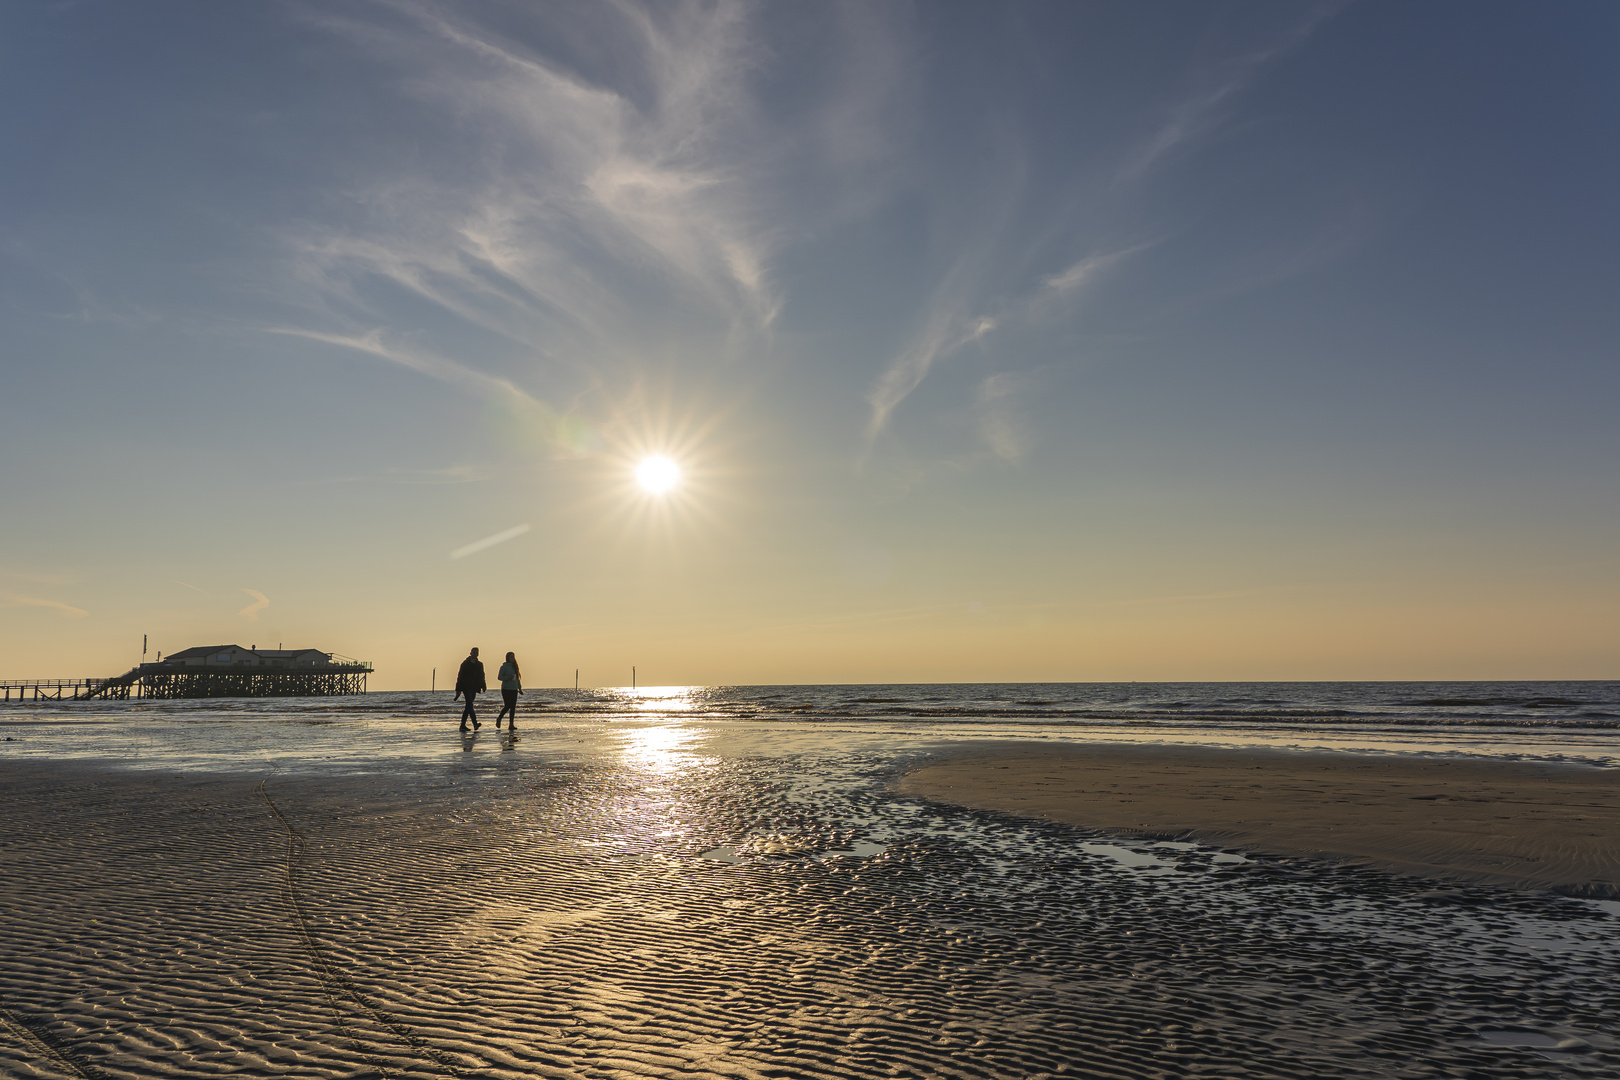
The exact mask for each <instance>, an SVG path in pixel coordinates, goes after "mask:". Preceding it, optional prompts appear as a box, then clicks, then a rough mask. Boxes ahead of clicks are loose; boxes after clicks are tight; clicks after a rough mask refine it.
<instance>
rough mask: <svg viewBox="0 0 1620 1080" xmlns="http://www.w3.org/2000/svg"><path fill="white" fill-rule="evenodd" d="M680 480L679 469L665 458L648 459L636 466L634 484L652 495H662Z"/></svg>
mask: <svg viewBox="0 0 1620 1080" xmlns="http://www.w3.org/2000/svg"><path fill="white" fill-rule="evenodd" d="M680 479H681V467H680V466H679V465H677V464H675V463H674V462H673V461H671V460H669V458H667V457H650V458H647V459H646V460H644V461H642V463H641V464H640V465H637V466H636V483H638V484H640V485H641V486H642V487H643V488H645V489H646V490H648V491H649V492H651V493H652V494H654V495H662V494H663V493H664V492H666V491H668V490H669V489H670V488H672V487H674V486H675V485H676V484H677V483H678V482H679V481H680Z"/></svg>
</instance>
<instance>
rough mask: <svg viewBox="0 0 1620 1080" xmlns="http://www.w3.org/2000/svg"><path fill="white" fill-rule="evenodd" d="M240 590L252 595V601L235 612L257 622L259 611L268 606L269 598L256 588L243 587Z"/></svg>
mask: <svg viewBox="0 0 1620 1080" xmlns="http://www.w3.org/2000/svg"><path fill="white" fill-rule="evenodd" d="M242 591H243V592H245V593H247V594H248V595H249V596H251V597H253V603H251V604H249V605H248V606H247V607H245V608H243V609H242V610H241V611H238V612H237V614H238V615H240V616H242V618H244V619H252V620H254V621H255V622H257V621H258V618H259V612H261V611H263V610H264V609H265V608H267V607H269V606H270V598H269V597H268V596H266V595H264V593H262V592H260V591H259V590H258V589H243V590H242Z"/></svg>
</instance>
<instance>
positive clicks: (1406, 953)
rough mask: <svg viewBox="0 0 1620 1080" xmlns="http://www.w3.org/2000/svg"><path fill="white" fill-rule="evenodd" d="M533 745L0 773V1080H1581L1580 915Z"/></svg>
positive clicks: (849, 755)
mask: <svg viewBox="0 0 1620 1080" xmlns="http://www.w3.org/2000/svg"><path fill="white" fill-rule="evenodd" d="M443 737H444V739H445V740H446V741H447V744H453V740H454V736H452V735H450V734H448V733H447V734H445V735H444V736H443ZM547 740H549V741H547ZM571 742H572V739H571V736H570V735H569V733H568V732H566V731H561V730H559V731H554V732H551V733H549V735H547V736H546V738H544V739H542V738H540V737H538V736H537V737H533V738H532V741H531V743H530V744H529V745H530V746H531V747H533V746H544V747H545V748H546V749H545V750H544V752H536V751H530V750H526V749H525V748H524V746H523V744H522V743H520V744H519V745H518V746H517V747H515V748H512V749H511V750H510V751H509V752H500V753H469V754H465V755H457V754H454V753H450V754H447V755H446V756H444V757H443V758H442V759H438V760H425V761H418V762H400V763H395V764H393V765H391V766H390V767H389V768H388V769H387V770H385V771H381V772H375V773H370V774H356V773H347V774H344V775H333V774H323V773H320V772H319V771H305V772H301V773H298V774H295V775H294V774H283V773H281V772H279V771H276V770H273V769H272V770H262V771H259V772H257V773H254V772H251V771H242V772H235V773H231V772H213V773H209V772H198V771H187V772H173V771H160V770H156V769H149V770H147V771H144V772H135V771H125V770H119V769H115V768H110V767H96V766H91V765H87V764H82V763H79V764H62V763H48V762H39V761H30V762H7V763H3V764H0V793H3V794H0V820H3V821H4V822H5V825H4V830H3V833H0V837H3V839H0V901H3V904H4V924H3V925H4V931H3V934H0V1003H3V1011H0V1074H3V1075H5V1076H15V1077H53V1078H59V1077H99V1076H110V1077H155V1076H166V1077H173V1076H188V1077H189V1076H197V1077H203V1076H222V1075H230V1076H270V1075H274V1076H297V1077H306V1076H308V1077H365V1076H390V1077H393V1076H397V1077H518V1076H550V1077H563V1076H568V1077H576V1076H584V1077H631V1076H637V1077H646V1076H655V1077H657V1076H682V1077H816V1076H827V1077H833V1076H838V1077H845V1076H848V1077H878V1078H889V1077H1009V1078H1010V1077H1040V1076H1103V1077H1166V1078H1170V1077H1186V1076H1203V1075H1214V1076H1233V1077H1262V1078H1264V1077H1391V1076H1395V1077H1402V1076H1412V1077H1419V1076H1490V1077H1497V1076H1501V1077H1544V1076H1559V1075H1587V1076H1614V1075H1620V1044H1617V1043H1616V1041H1615V1040H1614V1039H1613V1038H1612V1037H1611V1035H1610V1034H1609V1033H1611V1032H1612V1031H1613V1030H1614V1019H1613V1018H1614V1017H1615V1016H1616V1015H1620V988H1617V986H1616V984H1615V980H1614V978H1613V973H1614V971H1615V970H1617V967H1620V964H1617V961H1620V944H1617V941H1620V919H1617V918H1616V917H1615V915H1614V914H1611V913H1609V912H1608V911H1607V910H1606V909H1604V908H1603V907H1602V906H1600V905H1596V904H1592V903H1588V902H1583V901H1578V900H1570V899H1564V898H1560V897H1555V896H1551V895H1529V894H1519V893H1512V892H1504V891H1500V890H1497V891H1490V890H1483V889H1482V890H1477V891H1469V890H1450V891H1446V892H1441V893H1436V891H1435V889H1434V887H1433V886H1432V884H1430V883H1426V882H1423V881H1418V880H1402V879H1398V878H1394V877H1390V876H1388V875H1383V874H1378V873H1374V872H1372V871H1368V870H1360V869H1353V868H1343V867H1338V868H1335V867H1331V866H1326V865H1319V864H1315V863H1311V862H1306V861H1298V862H1289V861H1283V860H1271V861H1250V860H1245V859H1244V858H1243V857H1242V856H1237V855H1230V854H1223V853H1221V852H1219V851H1217V850H1216V849H1213V848H1205V847H1198V846H1195V845H1192V844H1162V843H1161V844H1153V843H1146V842H1141V841H1131V840H1121V839H1119V838H1117V837H1110V836H1109V835H1107V834H1104V833H1098V832H1089V831H1085V830H1081V829H1077V828H1074V827H1072V826H1068V825H1063V824H1058V823H1054V822H1040V821H1028V820H1023V819H1020V818H1016V817H1013V816H1010V815H1005V814H1000V813H995V812H989V811H982V810H972V809H966V808H957V807H952V806H948V805H942V804H937V803H932V802H929V801H927V800H924V799H921V798H919V797H916V796H912V795H906V794H903V793H900V792H897V791H896V790H895V788H894V785H895V783H896V781H897V780H898V778H899V777H900V775H901V774H902V773H903V772H905V771H906V770H907V769H908V768H910V767H912V766H914V765H915V764H917V762H918V755H917V754H914V753H913V754H896V753H892V752H889V753H885V752H880V751H877V750H871V749H859V748H856V749H852V748H850V747H849V746H841V745H838V744H837V743H836V740H831V741H829V743H828V744H827V745H825V746H823V747H822V748H821V749H820V750H819V751H816V752H807V751H806V750H805V748H804V744H803V743H800V744H798V745H797V747H796V749H795V752H794V753H792V754H786V753H777V754H772V753H770V752H766V748H764V747H762V746H761V745H760V744H758V743H755V744H750V745H749V746H748V747H747V748H746V750H747V752H746V753H744V752H735V753H732V752H728V751H727V749H726V746H725V744H724V742H723V740H718V741H714V742H710V743H707V744H703V745H701V746H698V745H695V744H694V746H693V748H691V749H690V750H689V752H685V753H682V754H679V755H676V754H671V753H666V752H651V751H649V752H646V753H638V752H634V747H632V748H631V751H632V752H626V753H622V754H617V755H604V754H597V753H591V752H587V750H588V749H589V748H588V747H586V746H585V744H583V743H581V744H580V746H581V749H580V750H579V751H578V752H570V751H568V750H567V749H566V747H567V746H568V745H569V744H570V743H571ZM638 745H640V746H641V747H643V749H646V748H648V747H651V748H653V749H654V750H655V749H656V747H657V745H658V744H657V743H656V740H648V739H646V738H643V739H642V741H641V743H640V744H638ZM492 746H493V744H492V743H490V742H489V740H488V739H487V737H486V740H485V742H484V743H483V744H482V749H483V750H489V749H491V748H492Z"/></svg>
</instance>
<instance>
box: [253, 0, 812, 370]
mask: <svg viewBox="0 0 1620 1080" xmlns="http://www.w3.org/2000/svg"><path fill="white" fill-rule="evenodd" d="M363 10H369V11H371V12H372V13H374V14H378V17H377V18H375V19H370V20H366V19H361V18H358V17H356V15H355V14H354V12H353V11H352V10H350V11H345V12H343V13H341V14H334V13H333V12H332V11H330V10H324V11H322V12H320V13H318V14H317V15H315V16H313V18H314V19H315V20H316V21H317V22H319V23H321V24H322V25H324V26H326V27H327V28H328V29H330V30H332V31H333V32H335V33H337V34H339V35H342V36H344V37H346V38H348V39H349V40H350V41H352V42H354V43H355V44H357V45H358V46H360V47H361V48H362V49H363V50H365V51H366V52H367V53H368V54H369V55H370V56H371V57H373V58H374V59H376V60H377V61H379V62H380V63H382V64H383V65H385V67H387V68H389V69H391V70H394V71H396V72H397V73H398V79H399V85H400V88H401V90H402V92H404V93H405V94H407V95H408V97H410V98H411V99H413V100H414V102H415V103H416V107H418V108H420V109H422V110H424V111H425V112H424V115H426V116H429V117H432V118H435V119H437V120H439V121H441V122H442V121H446V120H451V119H453V122H454V124H455V126H456V129H457V131H458V137H459V138H460V139H461V140H462V141H463V142H464V143H465V144H466V145H467V146H468V151H467V153H466V154H464V155H463V156H461V157H458V158H456V159H454V161H453V162H452V163H448V164H443V163H438V164H442V167H438V164H436V165H435V166H434V167H428V166H424V167H423V168H422V169H419V170H417V171H415V172H413V173H412V174H411V175H410V176H408V177H404V178H401V177H398V176H394V175H388V176H378V177H377V178H376V179H375V180H374V181H373V182H372V183H371V184H369V185H368V186H366V187H365V188H364V189H363V190H362V191H361V192H360V193H359V195H358V199H359V202H360V203H361V204H362V205H363V206H364V207H365V209H366V213H365V214H362V215H358V216H357V217H355V218H353V219H350V220H343V221H329V222H327V223H324V224H311V225H309V226H307V227H305V228H303V229H301V230H300V231H299V232H297V233H296V234H295V235H293V236H292V237H290V243H291V246H292V249H293V251H294V257H295V263H296V268H297V273H298V275H299V277H300V278H301V280H302V281H303V282H304V283H305V284H306V285H307V286H309V287H311V288H312V289H313V290H314V294H315V296H316V298H317V299H316V300H315V301H314V302H313V303H311V305H310V309H311V311H312V312H324V318H325V319H326V320H327V321H328V322H334V321H335V322H338V323H340V324H343V323H347V324H349V325H339V326H338V327H336V328H333V327H332V326H330V325H327V326H314V327H311V328H288V327H282V328H279V329H280V332H283V333H301V334H302V335H303V336H305V337H308V338H311V339H314V340H324V341H328V342H330V343H332V344H340V345H344V346H346V347H350V348H355V349H359V350H361V351H366V352H370V353H372V354H373V355H378V356H382V357H384V358H386V359H389V360H392V361H394V362H396V363H400V364H402V365H403V366H405V367H409V368H412V369H413V370H416V371H418V372H420V373H422V374H425V375H429V376H431V377H434V378H439V379H442V380H443V381H446V382H449V383H452V384H454V385H457V386H460V387H463V388H465V389H470V390H475V391H480V392H489V391H491V390H498V391H499V392H502V393H507V394H513V395H514V396H515V395H516V387H515V386H514V385H512V384H510V383H509V382H507V381H505V380H501V379H498V378H495V377H493V376H489V375H485V374H482V372H481V370H480V369H479V368H478V367H477V366H476V365H474V364H471V363H457V362H452V361H448V360H445V359H443V358H442V357H440V356H437V355H435V354H434V353H433V352H432V351H431V350H426V349H407V348H404V347H402V346H400V345H398V344H391V345H385V344H383V337H384V336H383V335H382V334H381V333H379V332H378V331H376V330H374V329H372V328H371V327H374V326H375V325H376V322H377V318H376V310H375V308H376V304H375V298H374V292H375V289H374V286H375V283H378V282H385V283H388V284H390V285H392V286H394V287H395V288H397V289H398V290H402V291H403V292H404V293H406V294H408V295H410V296H412V297H415V298H416V299H417V300H425V301H428V302H429V303H430V304H431V305H433V306H434V307H436V308H438V309H440V310H441V311H443V312H446V313H449V314H450V315H453V316H455V317H456V318H458V319H460V320H462V321H463V322H464V323H465V324H467V325H469V326H472V327H476V328H478V329H479V330H480V331H483V332H487V333H491V334H494V335H497V336H498V337H499V338H504V339H505V340H506V341H507V342H508V343H509V344H510V345H515V346H518V347H520V348H521V349H522V350H524V351H526V352H528V353H529V354H530V355H531V356H532V357H533V359H534V361H535V362H537V366H538V368H540V369H545V370H547V371H549V372H550V373H552V374H555V373H556V371H557V369H559V368H563V369H567V368H570V367H572V368H574V369H576V370H584V369H589V368H592V367H593V366H599V365H601V364H604V363H609V362H620V363H622V362H625V358H626V357H633V356H635V355H636V354H637V353H638V351H641V350H646V349H650V348H653V347H656V346H658V345H660V344H661V338H660V334H661V333H664V332H666V331H667V329H668V324H669V322H670V321H671V320H672V319H674V320H679V321H680V323H681V324H682V325H683V327H684V328H685V329H686V330H688V331H690V332H695V333H701V334H706V335H709V336H711V337H713V338H717V339H718V340H719V341H720V342H721V344H722V346H723V350H730V351H732V352H740V351H741V350H744V349H747V348H751V347H756V346H761V345H762V343H764V344H766V345H768V338H769V333H770V327H771V324H772V322H773V321H774V320H775V318H776V314H777V311H778V309H779V306H780V298H779V295H778V291H777V289H776V287H775V286H774V285H773V282H772V277H771V273H770V268H769V265H770V257H771V254H772V250H773V242H774V241H773V230H772V228H771V227H768V226H767V225H765V224H763V222H765V221H766V220H768V218H767V215H765V214H764V213H763V212H762V205H761V201H760V198H759V184H758V183H757V182H756V181H757V179H758V174H759V172H760V170H761V169H762V168H763V167H764V161H765V159H767V158H768V157H769V156H770V154H771V153H772V152H773V148H774V147H775V146H777V145H779V143H780V136H777V137H775V138H772V137H770V132H769V130H768V129H767V128H765V127H764V126H763V125H761V124H760V123H759V122H758V120H757V117H756V115H755V109H754V107H753V103H752V99H751V96H750V94H749V91H748V86H747V84H748V78H749V77H750V75H751V74H752V73H753V72H754V70H755V69H756V68H757V66H758V64H759V63H760V62H761V60H762V57H763V55H764V52H763V50H762V48H761V47H760V46H759V44H758V43H757V42H756V41H755V40H754V37H753V34H752V30H751V25H750V12H751V9H750V8H749V7H748V6H747V5H744V4H740V3H735V2H729V0H722V2H720V3H668V4H658V5H652V6H648V7H645V8H642V7H638V6H636V5H634V4H629V3H619V4H606V5H599V6H597V7H595V8H593V9H591V10H590V12H589V13H588V15H587V16H586V17H585V18H584V20H583V23H580V22H574V21H570V20H571V19H574V20H577V19H578V18H579V13H578V12H574V13H573V15H572V16H569V15H568V14H567V13H564V12H561V11H550V10H547V9H537V10H536V11H535V12H533V13H532V14H533V18H532V19H531V20H530V21H531V22H532V23H538V24H544V25H546V29H547V32H546V33H525V34H517V33H515V32H512V31H510V30H500V29H496V28H495V27H494V26H493V25H489V24H485V23H481V22H480V21H479V20H478V18H477V16H476V15H475V14H474V12H473V11H472V9H468V8H463V7H455V6H445V5H438V4H429V3H418V2H414V0H400V2H397V3H392V4H387V5H382V6H381V7H378V8H372V9H363ZM547 19H555V20H556V23H555V25H551V24H548V23H547V22H546V20H547ZM548 34H549V38H548ZM582 34H588V35H590V36H591V37H592V38H593V42H592V44H593V50H595V47H596V46H600V50H599V53H605V54H609V55H613V56H616V57H620V58H622V62H616V63H608V62H604V63H602V64H600V65H598V67H597V68H596V69H595V70H593V71H591V72H589V73H587V72H585V71H584V70H582V69H581V67H580V66H579V65H578V64H577V63H575V64H568V63H564V62H563V61H562V60H560V59H557V58H556V57H554V56H548V55H545V54H543V53H542V52H541V51H540V48H539V47H538V46H537V44H536V43H545V44H548V45H553V46H557V48H558V49H559V50H560V51H562V52H565V53H566V52H567V51H568V50H567V49H566V48H564V47H563V46H567V45H569V44H572V43H577V41H578V39H579V37H580V35H582ZM559 43H560V44H559ZM574 59H576V60H577V54H575V56H574ZM367 320H369V322H370V326H366V325H365V322H366V321H367ZM356 322H359V323H361V325H360V326H359V327H356V326H354V325H353V324H354V323H356ZM397 336H398V335H397V334H396V335H395V337H397ZM535 366H536V365H531V368H533V367H535ZM541 374H544V371H542V372H541ZM529 400H531V401H532V398H531V399H529Z"/></svg>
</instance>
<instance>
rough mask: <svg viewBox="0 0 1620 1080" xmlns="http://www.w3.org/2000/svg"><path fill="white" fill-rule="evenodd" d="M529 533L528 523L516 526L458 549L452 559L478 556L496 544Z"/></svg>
mask: <svg viewBox="0 0 1620 1080" xmlns="http://www.w3.org/2000/svg"><path fill="white" fill-rule="evenodd" d="M528 531H529V526H528V523H527V522H525V523H524V524H522V525H514V526H513V527H512V528H510V529H507V530H506V531H505V532H498V533H496V534H495V535H494V536H486V537H484V538H483V539H482V540H474V541H473V542H472V543H470V544H468V545H467V546H466V547H458V548H456V550H454V551H452V552H451V553H450V557H451V558H452V559H465V558H466V557H467V556H468V555H476V554H478V553H479V552H480V551H483V550H484V549H485V548H492V547H494V546H495V545H496V544H504V543H506V542H507V541H508V540H511V539H512V538H513V537H517V536H522V535H523V534H524V533H526V532H528Z"/></svg>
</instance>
